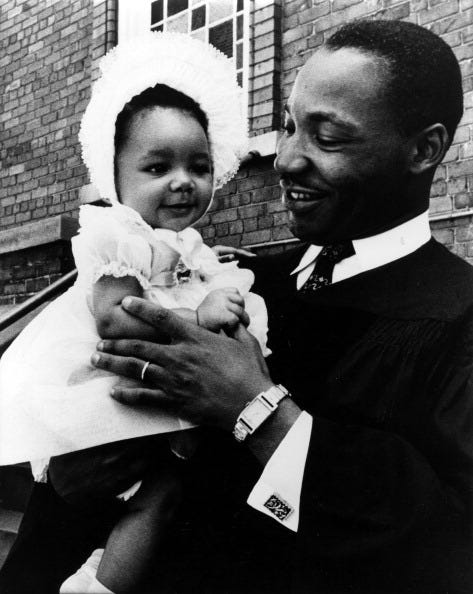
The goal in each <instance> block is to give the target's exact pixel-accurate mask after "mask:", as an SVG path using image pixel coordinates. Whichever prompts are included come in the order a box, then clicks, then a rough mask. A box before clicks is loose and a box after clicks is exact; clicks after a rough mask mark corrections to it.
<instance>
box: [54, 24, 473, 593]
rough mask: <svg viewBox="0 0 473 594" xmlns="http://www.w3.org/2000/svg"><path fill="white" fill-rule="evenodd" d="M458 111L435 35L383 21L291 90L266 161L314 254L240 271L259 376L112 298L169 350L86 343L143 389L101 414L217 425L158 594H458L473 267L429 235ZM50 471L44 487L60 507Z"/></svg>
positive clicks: (464, 534)
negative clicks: (150, 413)
mask: <svg viewBox="0 0 473 594" xmlns="http://www.w3.org/2000/svg"><path fill="white" fill-rule="evenodd" d="M461 114H462V90H461V77H460V72H459V68H458V64H457V62H456V60H455V58H454V56H453V53H452V52H451V50H450V49H449V48H448V46H446V44H445V43H444V42H442V41H441V40H440V39H439V38H438V37H436V36H435V35H433V34H432V33H430V32H429V31H427V30H425V29H422V28H420V27H418V26H416V25H413V24H410V23H403V22H397V21H360V22H355V23H352V24H349V25H347V26H345V27H342V29H341V30H340V31H339V32H337V33H336V34H334V35H333V36H332V37H331V38H330V39H329V40H328V41H327V42H326V44H325V45H324V47H323V48H322V49H320V50H318V51H317V52H316V53H315V54H314V55H313V56H312V57H311V58H310V60H309V61H308V62H307V64H306V65H305V66H304V67H303V68H302V70H301V71H300V73H299V75H298V77H297V80H296V83H295V86H294V89H293V92H292V94H291V97H290V99H289V102H288V105H287V110H286V122H285V131H284V135H283V137H282V139H281V141H280V144H279V147H278V154H277V158H276V163H275V167H276V169H277V171H278V172H279V173H280V175H281V185H282V188H283V193H284V198H283V199H284V201H285V203H286V205H287V208H288V211H289V217H290V226H291V229H292V231H293V233H294V234H295V235H296V236H297V237H299V238H301V239H302V240H303V241H304V242H307V243H308V244H309V245H307V244H304V245H302V246H301V247H299V248H296V249H295V250H293V251H290V252H287V253H285V254H282V255H279V256H275V257H271V258H265V259H257V260H256V262H255V263H253V267H254V270H255V273H256V286H255V290H256V292H260V293H261V294H262V295H263V296H264V297H265V299H266V301H267V305H268V310H269V314H270V346H271V348H272V350H273V353H274V354H273V356H272V358H271V359H270V360H269V361H268V364H269V370H268V368H267V367H266V364H265V362H264V360H263V358H262V356H261V354H260V353H259V351H258V348H257V346H256V344H255V341H254V340H253V339H252V338H251V337H250V335H249V334H248V333H247V332H246V330H245V329H244V328H240V329H238V330H237V331H236V333H235V334H234V336H232V337H227V336H222V335H213V334H211V333H209V332H206V331H205V330H203V329H201V328H198V327H194V326H191V325H189V324H186V323H185V322H183V321H182V320H180V319H179V318H177V317H176V316H175V315H173V314H172V313H171V312H166V311H163V310H160V309H159V308H156V307H154V306H151V305H150V304H147V303H145V302H143V301H141V300H137V299H127V300H125V301H124V303H123V307H124V308H125V309H126V310H127V311H128V312H129V313H131V314H132V315H136V316H138V317H141V318H143V319H145V320H146V321H147V322H148V323H151V324H154V325H155V326H156V328H157V335H158V333H161V335H162V333H164V334H165V335H167V336H168V337H169V341H170V344H166V345H165V346H162V345H160V344H159V343H156V344H153V343H144V342H140V341H105V342H103V343H102V344H101V345H99V351H98V353H97V354H96V355H95V356H94V357H93V362H94V364H95V365H96V366H97V367H101V368H104V369H110V370H112V371H113V372H115V373H119V374H122V375H129V376H131V377H134V378H139V377H142V375H144V376H145V377H144V379H145V383H144V386H143V388H142V389H135V390H129V389H125V388H123V389H120V388H117V389H116V390H115V392H114V394H113V397H114V398H116V399H117V400H118V401H120V402H122V403H124V404H127V405H131V406H133V405H142V404H147V405H151V406H160V407H164V408H166V409H169V410H172V411H173V412H175V413H177V414H179V415H180V416H182V417H186V418H189V419H190V420H192V421H195V422H197V423H199V424H201V425H205V426H209V427H213V428H214V431H213V433H212V434H210V435H208V436H206V437H204V438H203V443H202V445H201V450H200V452H198V453H197V454H196V457H195V460H194V463H193V464H192V470H191V473H194V475H195V476H194V477H192V476H191V478H190V481H189V487H188V503H187V507H188V508H187V510H186V514H187V515H186V518H187V520H186V521H188V524H186V526H187V529H188V531H187V533H186V537H185V538H184V539H181V540H179V538H178V537H176V539H175V540H176V542H174V543H172V544H170V547H169V550H170V560H169V564H170V565H169V566H170V567H171V568H172V569H173V571H168V572H167V575H165V574H166V572H165V571H163V570H161V575H160V578H159V579H161V580H162V581H161V582H156V583H158V584H159V583H160V584H161V586H162V588H163V589H164V590H165V589H166V588H167V587H169V590H170V591H178V592H179V591H182V592H184V591H194V592H196V591H198V592H224V591H230V592H232V591H233V592H318V593H327V594H328V593H331V594H342V593H348V592H350V593H372V594H374V593H377V594H380V593H384V592H391V593H396V594H400V593H407V592H410V593H416V594H417V593H426V594H427V593H429V594H430V593H437V592H438V593H441V592H442V593H447V592H448V593H460V592H465V593H466V592H471V589H472V587H473V577H472V568H473V565H472V561H473V559H472V555H471V553H472V544H473V539H472V526H471V511H472V507H471V493H472V481H473V438H472V434H473V431H472V429H473V424H472V421H473V401H472V398H471V377H472V375H471V371H472V365H473V357H472V355H473V352H472V351H473V348H472V346H471V345H472V342H473V341H471V339H469V335H468V330H470V332H471V330H472V325H471V323H470V317H469V316H468V311H467V310H468V307H469V306H470V305H471V304H472V302H473V271H472V269H471V268H470V267H469V266H468V265H467V264H466V263H464V262H463V261H461V260H459V259H458V258H456V257H455V256H453V255H451V254H450V253H449V252H447V250H445V249H444V248H443V247H441V246H440V245H439V244H437V243H436V242H435V241H434V240H432V239H431V238H430V231H429V228H428V219H427V209H428V202H429V190H430V186H431V183H432V179H433V175H434V172H435V169H436V167H437V165H438V164H439V163H440V162H441V160H442V158H443V157H444V155H445V152H446V150H447V149H448V147H449V145H450V143H451V141H452V139H453V135H454V132H455V128H456V126H457V124H458V122H459V120H460V117H461ZM465 312H466V313H465ZM277 384H282V385H283V386H284V387H285V388H277V387H275V386H276V385H277ZM469 388H470V389H469ZM285 389H288V390H289V391H290V392H291V394H292V398H289V397H288V396H287V395H286V393H285ZM260 393H263V397H262V398H259V399H256V400H253V399H254V398H255V396H257V395H258V394H260ZM248 402H251V404H250V405H249V406H247V404H248ZM232 431H233V434H234V436H235V438H236V440H235V439H234V438H233V437H232ZM236 441H241V442H243V443H242V444H237V443H236ZM70 460H71V459H70V458H69V461H70ZM61 465H62V461H61V460H58V461H57V463H56V464H53V465H52V468H51V479H52V482H53V484H54V486H55V487H56V489H57V490H58V492H59V493H60V494H61V495H64V496H71V495H74V493H75V492H77V491H78V488H77V484H76V483H77V479H76V480H75V479H74V472H73V470H71V472H70V480H69V479H67V480H64V478H63V477H64V467H63V466H61ZM79 465H80V462H79ZM58 468H59V469H60V470H61V472H57V469H58ZM118 468H119V465H118V464H116V465H115V466H114V463H113V461H112V462H109V463H108V464H105V465H104V467H103V468H102V469H101V470H102V472H103V469H106V470H107V471H108V472H109V473H110V474H113V472H112V470H115V471H117V470H118ZM84 472H85V469H84V467H82V468H81V471H80V472H78V473H77V474H76V476H80V477H81V479H80V480H81V481H82V484H84V483H85V484H86V483H87V482H88V480H87V477H86V476H84ZM197 480H200V483H197V482H196V481H197ZM90 482H91V483H93V482H94V473H93V472H90ZM202 483H205V487H204V486H203V485H202ZM197 485H199V486H197ZM247 498H248V504H249V505H248V504H247V503H246V499H247ZM199 552H200V557H199ZM180 559H181V560H182V561H183V562H184V563H183V566H184V567H187V573H188V574H190V580H188V581H186V579H185V577H183V571H182V568H181V567H180V564H179V560H180ZM192 563H194V565H192ZM189 567H192V571H189ZM158 573H159V572H158ZM150 591H157V590H154V589H153V587H151V590H150ZM159 591H161V590H159ZM165 591H166V590H165Z"/></svg>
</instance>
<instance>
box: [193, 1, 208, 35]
mask: <svg viewBox="0 0 473 594" xmlns="http://www.w3.org/2000/svg"><path fill="white" fill-rule="evenodd" d="M204 25H205V6H199V8H196V9H195V10H193V11H192V26H191V29H192V31H195V30H196V29H200V28H201V27H203V26H204Z"/></svg>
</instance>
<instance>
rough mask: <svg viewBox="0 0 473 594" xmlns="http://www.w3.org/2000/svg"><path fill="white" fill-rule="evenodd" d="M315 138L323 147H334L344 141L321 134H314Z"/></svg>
mask: <svg viewBox="0 0 473 594" xmlns="http://www.w3.org/2000/svg"><path fill="white" fill-rule="evenodd" d="M316 140H317V143H318V144H319V145H320V146H322V147H325V148H334V147H337V146H341V145H342V144H344V142H345V141H344V140H342V139H341V138H333V137H328V136H321V135H320V134H317V135H316Z"/></svg>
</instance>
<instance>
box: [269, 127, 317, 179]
mask: <svg viewBox="0 0 473 594" xmlns="http://www.w3.org/2000/svg"><path fill="white" fill-rule="evenodd" d="M308 164H309V162H308V159H307V157H305V156H304V154H303V152H302V151H301V147H300V146H299V143H298V142H297V138H296V137H295V136H294V137H292V138H284V137H283V138H281V140H280V141H279V144H278V147H277V150H276V159H275V161H274V168H275V169H276V171H277V172H278V173H281V174H284V173H286V174H287V173H300V172H301V171H304V170H305V169H306V168H307V167H308Z"/></svg>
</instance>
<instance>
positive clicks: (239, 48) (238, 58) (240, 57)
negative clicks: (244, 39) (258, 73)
mask: <svg viewBox="0 0 473 594" xmlns="http://www.w3.org/2000/svg"><path fill="white" fill-rule="evenodd" d="M236 67H237V70H239V69H240V68H243V44H242V43H239V44H238V45H237V46H236Z"/></svg>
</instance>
